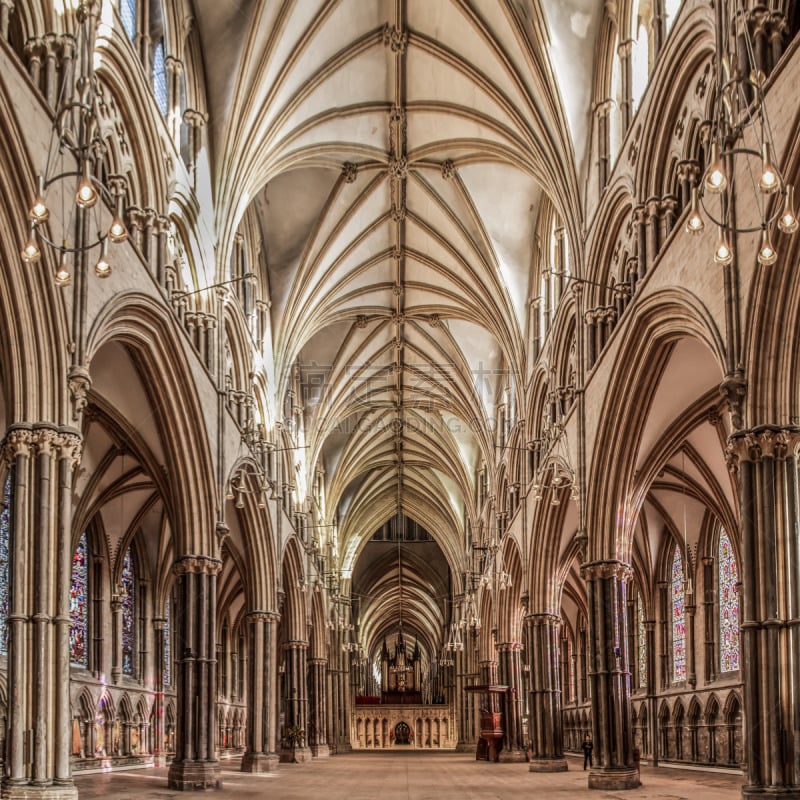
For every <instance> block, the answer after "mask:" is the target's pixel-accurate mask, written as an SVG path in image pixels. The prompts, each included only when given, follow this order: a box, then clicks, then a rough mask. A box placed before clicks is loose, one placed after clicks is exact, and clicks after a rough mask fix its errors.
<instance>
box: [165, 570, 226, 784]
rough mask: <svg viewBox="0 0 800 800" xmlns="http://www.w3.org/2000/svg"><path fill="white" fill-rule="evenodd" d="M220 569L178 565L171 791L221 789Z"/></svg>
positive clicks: (170, 770) (170, 773) (170, 772)
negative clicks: (218, 722)
mask: <svg viewBox="0 0 800 800" xmlns="http://www.w3.org/2000/svg"><path fill="white" fill-rule="evenodd" d="M221 566H222V563H221V562H220V561H219V560H218V559H215V558H211V557H209V556H195V555H188V556H184V557H183V558H181V559H179V560H178V561H176V563H175V565H174V567H173V570H174V572H175V575H176V576H177V577H176V594H177V603H176V607H177V608H179V609H181V610H182V612H183V613H181V614H180V615H176V618H175V623H176V626H175V627H176V631H175V633H176V654H177V656H178V658H177V659H176V661H177V673H178V674H177V677H178V680H177V706H178V715H177V717H178V718H177V726H176V736H175V741H176V747H175V760H174V761H173V762H172V765H171V766H170V768H169V778H168V781H169V788H170V789H181V790H192V789H207V788H220V787H221V781H220V777H219V762H218V761H217V755H216V747H215V742H214V727H215V725H214V722H215V720H214V709H215V708H216V696H217V686H216V684H217V659H216V631H215V627H214V621H215V620H216V617H217V614H216V598H217V574H218V573H219V570H220V567H221Z"/></svg>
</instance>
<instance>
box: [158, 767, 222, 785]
mask: <svg viewBox="0 0 800 800" xmlns="http://www.w3.org/2000/svg"><path fill="white" fill-rule="evenodd" d="M167 785H168V786H169V788H170V789H177V790H178V791H181V792H191V791H196V790H202V789H221V788H222V780H221V778H220V776H219V762H218V761H178V762H175V761H173V762H172V765H171V766H170V768H169V772H168V773H167Z"/></svg>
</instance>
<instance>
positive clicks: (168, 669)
mask: <svg viewBox="0 0 800 800" xmlns="http://www.w3.org/2000/svg"><path fill="white" fill-rule="evenodd" d="M171 605H172V601H171V599H170V597H169V596H167V602H166V603H164V686H171V685H172V643H171V642H170V640H169V637H170V627H171V625H170V623H171V622H172V620H171V617H170V613H171V611H172V609H171V608H170V606H171Z"/></svg>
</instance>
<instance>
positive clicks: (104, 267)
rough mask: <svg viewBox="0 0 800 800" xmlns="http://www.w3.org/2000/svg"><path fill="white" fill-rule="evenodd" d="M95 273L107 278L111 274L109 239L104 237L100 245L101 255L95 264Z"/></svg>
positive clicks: (99, 276)
mask: <svg viewBox="0 0 800 800" xmlns="http://www.w3.org/2000/svg"><path fill="white" fill-rule="evenodd" d="M94 274H95V275H97V277H98V278H107V277H108V276H109V275H110V274H111V264H110V263H109V261H108V239H103V244H102V245H101V246H100V257H99V258H98V259H97V263H96V264H95V265H94Z"/></svg>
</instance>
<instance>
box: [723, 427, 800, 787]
mask: <svg viewBox="0 0 800 800" xmlns="http://www.w3.org/2000/svg"><path fill="white" fill-rule="evenodd" d="M798 444H800V429H798V428H778V427H773V426H761V427H758V428H754V429H752V430H750V431H742V432H740V433H737V434H735V435H734V436H732V437H731V439H730V442H729V444H728V464H729V466H730V467H731V469H732V470H733V471H734V472H735V473H736V474H737V476H738V482H739V503H740V510H741V526H742V559H741V564H742V592H743V594H742V603H741V609H742V622H741V648H742V680H743V685H744V713H745V719H747V722H748V732H749V735H748V736H746V737H745V758H744V760H745V763H746V767H745V785H744V787H743V788H742V797H743V798H745V800H746V799H747V798H761V797H775V796H778V795H780V796H782V797H795V796H796V795H797V792H798V787H799V786H800V574H799V573H798V565H800V540H798V536H797V529H798V524H800V519H798V516H800V515H799V514H798V502H800V501H799V500H798V481H797V468H798V463H797V454H796V449H797V446H798Z"/></svg>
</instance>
